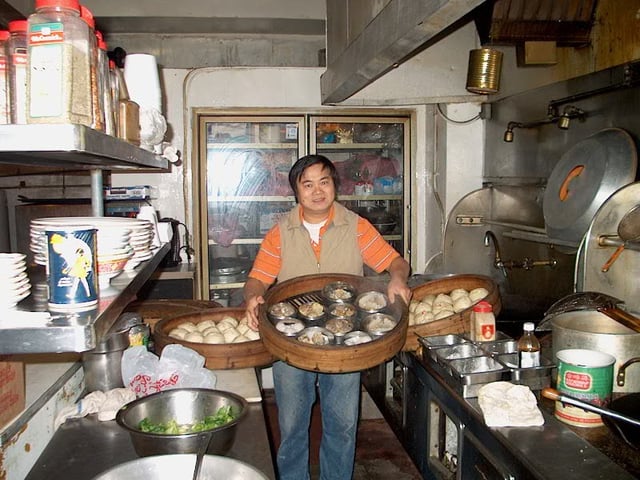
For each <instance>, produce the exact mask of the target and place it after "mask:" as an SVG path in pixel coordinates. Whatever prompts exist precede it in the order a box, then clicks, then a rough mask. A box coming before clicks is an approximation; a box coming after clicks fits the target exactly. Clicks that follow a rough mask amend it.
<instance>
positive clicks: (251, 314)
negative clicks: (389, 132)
mask: <svg viewBox="0 0 640 480" xmlns="http://www.w3.org/2000/svg"><path fill="white" fill-rule="evenodd" d="M289 183H290V184H291V188H293V192H294V194H295V197H296V202H297V205H296V206H295V207H294V208H293V209H292V210H291V211H290V212H288V213H287V214H285V215H284V216H283V217H282V218H281V219H280V221H279V222H278V223H277V224H276V225H275V226H274V227H273V228H272V229H271V230H270V231H269V232H268V233H267V234H266V235H265V237H264V239H263V241H262V244H261V246H260V251H259V252H258V254H257V256H256V259H255V262H254V264H253V268H252V270H251V272H250V273H249V276H248V277H249V278H248V279H247V282H246V283H245V286H244V299H245V302H246V305H247V316H248V318H249V325H250V326H251V328H253V329H255V330H257V328H258V306H259V305H260V304H262V303H264V298H263V295H264V293H265V292H266V290H267V289H268V288H269V286H271V285H272V284H274V283H275V282H276V281H278V282H283V281H285V280H288V279H291V278H295V277H298V276H301V275H309V274H316V273H317V274H322V273H326V274H335V273H343V274H352V275H363V266H364V265H365V264H366V265H367V266H369V267H370V268H372V269H373V270H374V271H376V272H378V273H380V272H383V271H385V270H386V271H388V272H389V274H390V281H389V284H388V286H387V293H388V296H389V298H390V300H391V301H394V299H395V297H396V296H399V297H400V298H402V300H403V301H404V302H405V303H406V304H408V303H409V300H410V298H411V290H410V289H409V287H408V286H407V278H408V276H409V273H410V266H409V264H408V263H407V261H406V260H405V259H404V258H402V256H401V255H400V254H399V253H398V252H397V251H396V250H394V248H393V247H392V246H391V245H389V243H387V241H386V240H384V239H383V238H382V236H381V235H380V233H379V232H378V231H377V230H376V229H375V227H373V225H371V223H369V222H368V221H367V220H366V219H364V218H362V217H360V216H359V215H357V214H356V213H354V212H352V211H350V210H348V209H347V208H345V207H343V206H342V205H341V204H339V203H337V202H336V196H337V192H338V187H339V179H338V174H337V171H336V168H335V166H334V165H333V163H331V161H330V160H329V159H328V158H326V157H324V156H322V155H307V156H304V157H302V158H300V159H299V160H298V161H297V162H296V163H295V164H294V165H293V167H292V168H291V171H290V172H289ZM273 381H274V389H275V395H276V402H277V405H278V421H279V425H280V437H281V441H280V448H279V449H278V455H277V471H278V478H279V479H280V480H308V479H309V428H310V422H311V410H312V407H313V404H314V403H315V400H316V386H317V391H318V393H319V395H320V408H321V415H322V439H321V443H320V479H321V480H349V479H351V478H352V474H353V464H354V458H355V443H356V432H357V426H358V413H359V407H360V373H359V372H355V373H339V374H337V373H317V372H311V371H307V370H303V369H299V368H296V367H293V366H291V365H288V364H287V363H285V362H282V361H278V362H275V363H274V365H273Z"/></svg>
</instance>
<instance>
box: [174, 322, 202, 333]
mask: <svg viewBox="0 0 640 480" xmlns="http://www.w3.org/2000/svg"><path fill="white" fill-rule="evenodd" d="M178 328H181V329H183V330H187V331H189V332H193V331H195V330H198V327H196V325H195V324H194V323H193V322H182V323H181V324H180V325H178Z"/></svg>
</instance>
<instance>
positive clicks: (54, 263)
mask: <svg viewBox="0 0 640 480" xmlns="http://www.w3.org/2000/svg"><path fill="white" fill-rule="evenodd" d="M96 231H97V230H96V229H95V228H92V227H89V226H73V227H63V228H55V229H51V230H49V229H47V230H46V235H47V252H48V262H47V278H48V284H49V309H51V310H58V311H60V310H62V311H67V310H73V311H85V310H92V309H93V308H95V306H96V304H97V303H98V275H97V270H98V269H97V266H98V265H97V256H96Z"/></svg>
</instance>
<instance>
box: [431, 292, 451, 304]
mask: <svg viewBox="0 0 640 480" xmlns="http://www.w3.org/2000/svg"><path fill="white" fill-rule="evenodd" d="M433 303H434V304H435V303H448V304H449V305H453V300H451V297H450V296H449V295H447V294H446V293H439V294H438V295H436V298H435V299H434V300H433Z"/></svg>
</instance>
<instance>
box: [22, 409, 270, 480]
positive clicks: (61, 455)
mask: <svg viewBox="0 0 640 480" xmlns="http://www.w3.org/2000/svg"><path fill="white" fill-rule="evenodd" d="M227 456H228V457H231V458H235V459H237V460H241V461H244V462H246V463H248V464H251V465H253V466H254V467H256V468H258V469H259V470H260V471H262V472H263V473H264V474H265V475H266V476H267V477H268V478H270V479H275V474H274V470H273V463H272V459H271V449H270V447H269V439H268V436H267V431H266V425H265V420H264V415H263V411H262V405H261V404H260V403H250V404H249V415H248V416H247V418H246V420H245V421H244V422H242V423H240V424H239V425H238V431H237V436H236V440H235V442H234V444H233V447H232V448H231V450H230V451H229V453H228V454H227ZM136 458H139V457H138V456H137V455H136V453H135V451H134V449H133V444H132V443H131V439H130V437H129V434H128V433H127V432H126V431H125V430H124V429H122V428H121V427H120V426H119V425H118V424H117V423H116V421H115V420H111V421H107V422H100V421H98V420H97V418H95V416H89V417H86V418H82V419H75V420H68V421H67V422H66V423H64V424H63V425H62V426H61V427H60V428H59V429H58V430H57V431H56V433H55V435H54V436H53V439H52V441H51V442H50V443H49V445H48V446H47V448H46V449H45V451H44V452H43V453H42V455H41V456H40V458H39V459H38V462H37V463H36V465H35V466H34V467H33V468H32V469H31V471H30V472H29V474H28V475H27V477H26V480H39V479H42V480H57V479H60V480H74V479H78V480H87V479H90V478H93V477H94V476H96V475H98V474H99V473H101V472H103V471H105V470H107V469H109V468H111V467H113V466H115V465H118V464H120V463H124V462H126V461H129V460H134V459H136Z"/></svg>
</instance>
